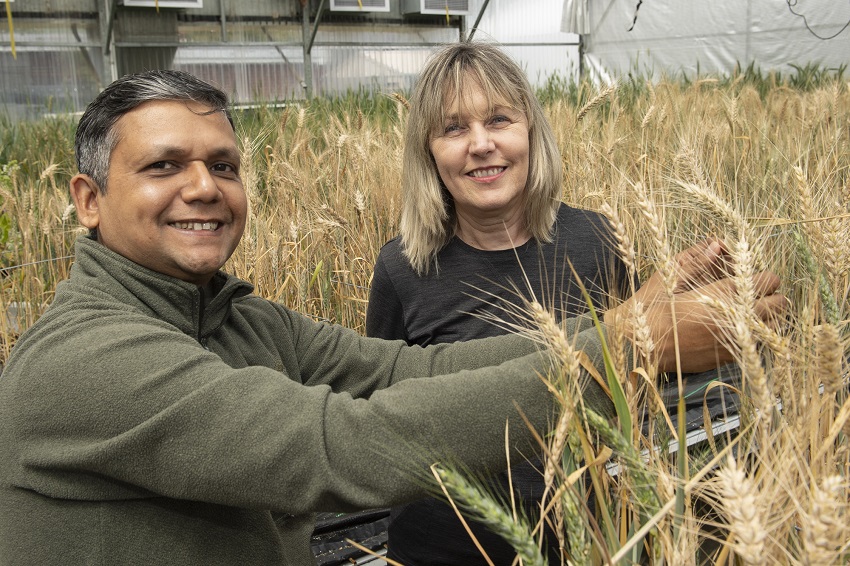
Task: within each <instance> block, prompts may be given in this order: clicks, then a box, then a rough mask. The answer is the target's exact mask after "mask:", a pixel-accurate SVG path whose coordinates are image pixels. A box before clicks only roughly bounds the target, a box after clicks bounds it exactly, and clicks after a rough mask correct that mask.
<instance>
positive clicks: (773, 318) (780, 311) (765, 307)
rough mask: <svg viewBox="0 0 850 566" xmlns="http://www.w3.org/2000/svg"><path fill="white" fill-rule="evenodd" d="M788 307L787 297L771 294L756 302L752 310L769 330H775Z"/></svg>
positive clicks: (789, 304)
mask: <svg viewBox="0 0 850 566" xmlns="http://www.w3.org/2000/svg"><path fill="white" fill-rule="evenodd" d="M790 306H791V302H790V301H789V300H788V297H786V296H785V295H783V294H782V293H773V294H771V295H766V296H764V297H762V298H760V299H759V300H757V301H756V304H755V307H754V309H755V311H756V316H758V317H759V318H760V319H762V320H763V321H765V322H767V324H768V325H769V326H770V327H771V328H774V329H776V328H777V327H778V326H777V325H778V324H779V323H780V322H781V321H782V320H784V319H785V314H786V313H787V312H788V309H789V307H790Z"/></svg>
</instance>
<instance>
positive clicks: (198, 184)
mask: <svg viewBox="0 0 850 566" xmlns="http://www.w3.org/2000/svg"><path fill="white" fill-rule="evenodd" d="M220 194H221V192H220V191H219V189H218V183H216V180H215V177H213V175H212V173H211V172H210V170H209V168H208V167H207V164H206V163H204V162H202V161H193V162H191V163H190V164H189V166H188V167H187V179H186V186H185V188H184V190H183V198H184V199H185V200H186V201H193V200H202V201H213V200H216V199H217V198H218V197H219V195H220Z"/></svg>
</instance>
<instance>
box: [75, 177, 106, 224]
mask: <svg viewBox="0 0 850 566" xmlns="http://www.w3.org/2000/svg"><path fill="white" fill-rule="evenodd" d="M102 196H103V195H102V194H101V192H100V187H98V186H97V183H95V182H94V179H92V178H91V177H89V176H88V175H85V174H83V173H77V174H76V175H74V176H73V177H72V178H71V198H72V199H73V200H74V207H75V208H76V209H77V218H79V219H80V223H81V224H82V225H83V226H85V227H86V228H88V229H89V230H91V229H94V228H97V226H98V225H99V224H100V206H99V203H98V199H99V198H100V197H102Z"/></svg>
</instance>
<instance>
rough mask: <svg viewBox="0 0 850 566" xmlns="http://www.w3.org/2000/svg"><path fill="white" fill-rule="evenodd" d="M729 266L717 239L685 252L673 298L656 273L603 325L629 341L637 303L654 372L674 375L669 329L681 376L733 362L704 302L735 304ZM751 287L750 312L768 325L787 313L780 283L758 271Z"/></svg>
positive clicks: (719, 326)
mask: <svg viewBox="0 0 850 566" xmlns="http://www.w3.org/2000/svg"><path fill="white" fill-rule="evenodd" d="M729 261H730V258H729V255H728V252H727V250H726V247H725V246H724V245H723V243H722V242H720V241H718V240H707V241H706V242H703V243H701V244H698V245H696V246H693V247H691V248H688V249H687V250H684V251H683V252H681V253H679V254H678V255H676V257H675V263H676V266H677V278H676V282H675V285H674V287H673V292H672V298H671V295H670V293H669V292H668V289H667V287H666V286H665V282H664V280H663V278H662V276H661V274H660V273H655V274H654V275H653V276H652V277H650V279H649V280H648V281H647V282H646V284H644V285H643V286H642V287H641V288H640V290H638V292H637V293H635V294H634V296H632V297H631V298H630V299H629V300H628V301H626V302H624V303H623V304H622V305H620V306H618V307H616V308H614V309H611V310H609V311H608V312H606V313H605V322H606V324H608V325H617V324H619V325H621V326H623V330H624V331H625V332H626V334H627V335H628V336H633V335H634V331H635V328H633V324H634V322H633V317H631V316H630V315H629V313H630V312H631V311H632V309H633V308H634V305H635V303H636V302H640V303H641V304H642V305H643V310H644V312H645V313H646V320H647V322H648V325H649V331H650V335H651V336H652V339H653V342H654V343H655V354H656V356H657V359H656V361H657V363H658V370H659V371H675V370H676V352H675V341H674V339H673V329H674V328H675V329H676V332H677V334H678V342H679V352H680V359H681V364H682V368H681V369H682V371H683V372H685V373H695V372H701V371H705V370H708V369H711V368H714V367H717V366H718V365H720V364H723V363H727V362H730V361H732V360H733V355H732V353H731V352H730V351H729V350H728V349H727V348H726V346H725V345H724V343H728V342H726V340H727V338H726V337H727V336H728V332H726V331H725V329H724V328H723V323H722V321H721V320H720V319H721V317H720V313H718V312H717V311H716V310H714V309H713V308H712V307H711V306H709V305H707V304H706V302H705V301H704V300H703V298H704V297H710V298H711V299H714V300H716V301H717V302H720V303H729V304H731V303H733V302H734V297H735V293H736V289H735V283H734V280H733V279H732V278H730V276H729V273H730V269H729V268H730V265H729ZM753 283H754V287H755V292H756V293H755V294H756V301H755V304H754V305H753V309H754V312H755V314H756V316H758V317H760V318H761V319H762V320H764V321H766V322H768V323H769V324H770V323H772V322H773V321H775V320H777V319H778V318H779V317H780V316H782V315H783V314H784V312H785V311H786V310H787V308H788V300H787V299H786V298H785V296H784V295H782V294H781V293H777V292H776V291H777V289H778V288H779V284H780V279H779V277H777V276H776V275H775V274H774V273H771V272H761V273H758V274H756V275H754V277H753ZM674 312H675V316H676V321H675V325H674V324H673V314H674Z"/></svg>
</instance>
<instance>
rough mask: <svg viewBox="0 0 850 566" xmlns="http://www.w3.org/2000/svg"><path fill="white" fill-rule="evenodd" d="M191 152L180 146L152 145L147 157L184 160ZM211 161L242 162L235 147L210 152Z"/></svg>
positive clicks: (218, 148) (219, 148)
mask: <svg viewBox="0 0 850 566" xmlns="http://www.w3.org/2000/svg"><path fill="white" fill-rule="evenodd" d="M190 153H191V152H190V151H189V150H187V149H186V148H184V147H181V146H178V145H152V146H150V149H149V151H148V152H147V156H148V157H149V158H153V159H167V158H182V157H185V156H187V155H189V154H190ZM209 158H210V159H227V160H229V161H234V162H236V163H239V162H241V159H242V158H241V155H240V153H239V150H237V149H236V148H233V147H225V146H222V147H217V148H214V149H213V150H211V151H210V152H209Z"/></svg>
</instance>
